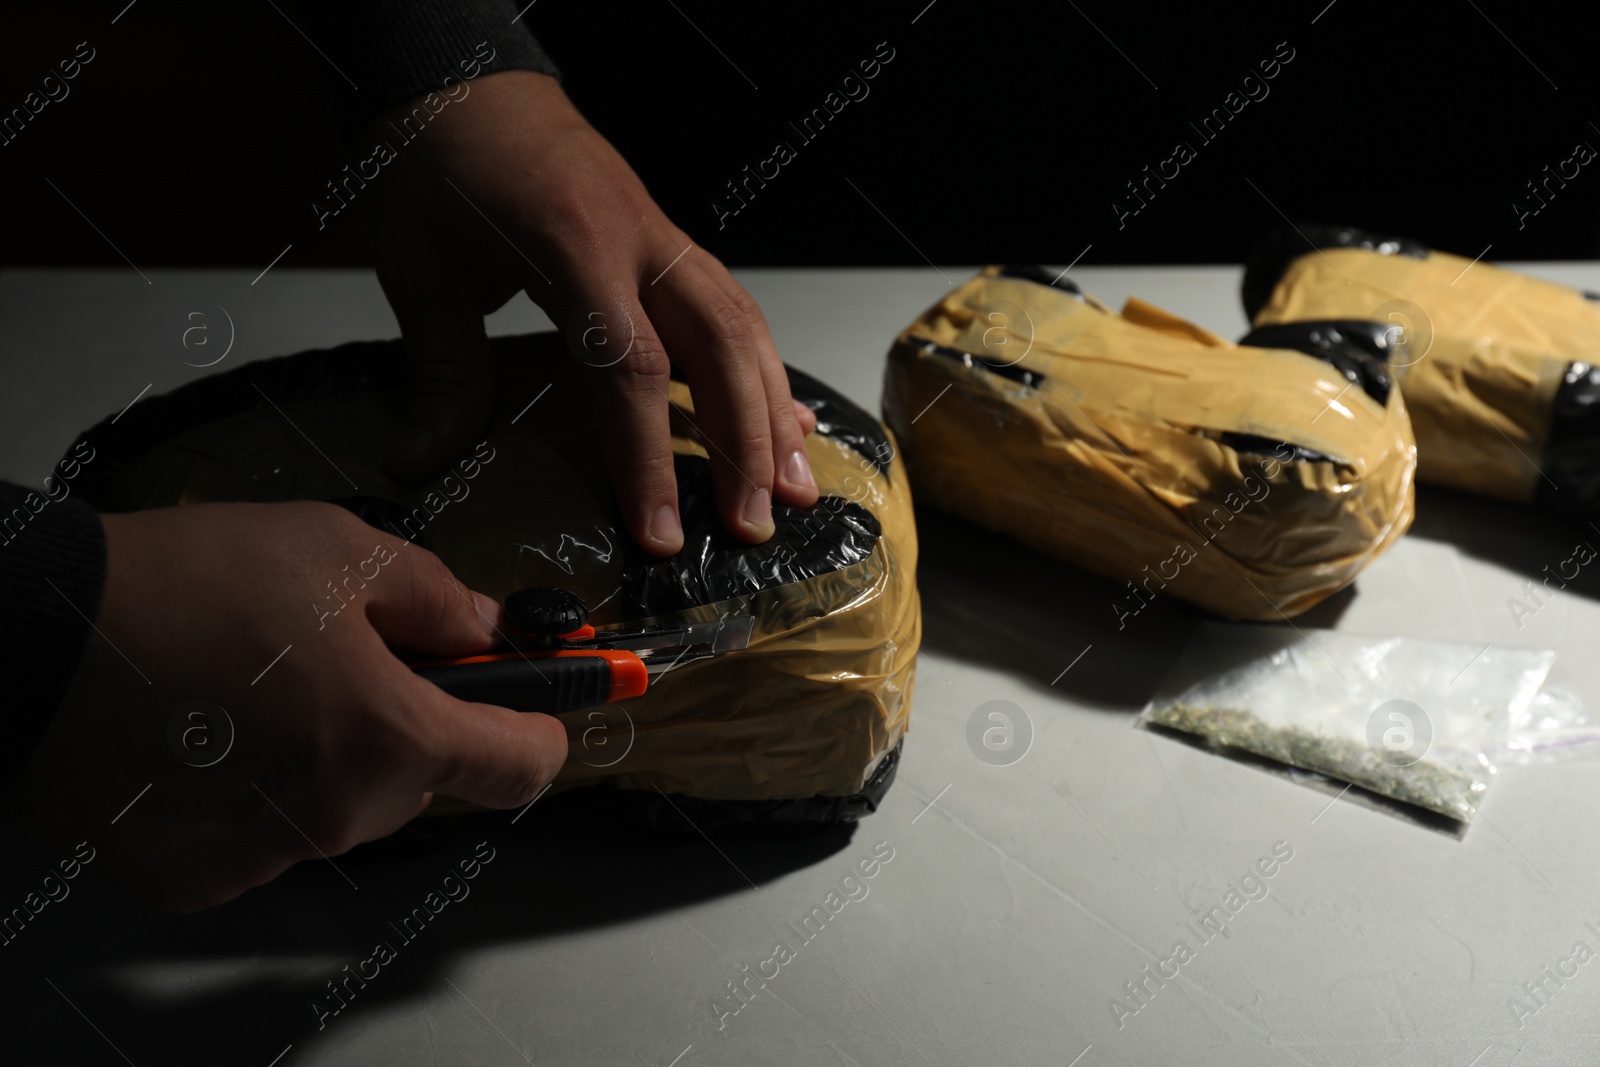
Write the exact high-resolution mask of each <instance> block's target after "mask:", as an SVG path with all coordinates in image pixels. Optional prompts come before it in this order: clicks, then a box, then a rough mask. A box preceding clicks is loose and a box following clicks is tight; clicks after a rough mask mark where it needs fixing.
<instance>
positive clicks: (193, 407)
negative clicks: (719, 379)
mask: <svg viewBox="0 0 1600 1067" xmlns="http://www.w3.org/2000/svg"><path fill="white" fill-rule="evenodd" d="M513 340H516V339H507V338H503V339H496V341H495V344H496V346H497V347H499V346H501V345H502V344H506V345H509V344H510V343H512V341H513ZM524 340H525V339H524ZM788 372H789V382H790V389H791V392H792V394H793V396H794V397H795V399H796V400H798V401H800V402H801V403H804V404H806V405H807V406H808V407H809V408H811V410H812V411H814V412H815V413H816V414H817V417H818V424H817V431H816V432H817V433H818V434H819V435H821V436H823V437H828V438H831V439H833V440H836V441H838V442H840V443H842V444H844V445H845V446H847V447H848V448H850V449H851V450H852V451H853V452H855V453H857V454H858V455H859V462H860V464H861V470H862V471H867V470H871V471H874V472H877V474H878V475H879V476H881V477H883V478H886V479H899V478H900V477H902V474H901V471H900V469H899V468H898V467H896V468H895V469H894V470H891V465H892V464H893V463H894V459H895V450H894V447H893V445H892V443H891V439H890V438H889V435H888V434H887V432H886V431H885V430H884V428H883V427H882V425H881V424H880V423H879V422H878V421H877V420H876V419H874V418H873V417H872V416H871V415H870V414H868V413H867V412H865V411H863V410H861V409H860V408H859V407H857V406H856V405H855V404H853V403H851V402H850V401H849V400H847V399H846V398H845V397H844V396H843V395H841V394H840V393H838V392H837V391H835V390H833V389H832V388H830V387H828V386H826V385H824V384H823V383H821V382H819V381H818V380H817V379H815V378H813V377H811V376H810V375H807V374H804V373H803V372H800V371H796V370H794V369H793V368H788ZM403 374H404V362H403V360H402V359H401V358H400V351H399V344H398V343H397V342H394V341H375V342H365V341H364V342H353V343H349V344H344V345H340V346H338V347H336V348H332V349H326V350H315V351H309V352H303V353H299V354H296V355H290V356H283V357H279V358H275V359H270V360H261V361H256V362H251V363H247V364H243V365H240V366H238V367H235V368H233V369H231V370H229V371H226V372H222V373H218V374H213V375H210V376H208V377H205V378H201V379H199V380H196V381H194V382H190V383H188V384H186V385H184V386H181V387H179V388H177V389H175V390H173V391H171V392H169V393H167V394H164V395H156V396H151V397H149V398H146V399H143V400H141V401H140V402H139V403H138V404H136V405H134V406H133V407H131V408H130V409H128V410H127V411H125V412H123V413H122V414H121V416H120V417H118V418H117V419H116V421H115V422H113V421H112V417H110V416H108V417H107V418H105V419H102V420H101V421H100V422H99V423H97V424H95V425H94V426H93V427H91V428H90V429H88V430H86V431H84V432H83V433H82V434H80V435H79V438H78V440H79V441H84V440H87V441H89V442H90V443H91V444H92V445H93V446H94V448H95V452H96V462H95V463H93V464H91V465H88V466H86V467H84V469H83V473H82V474H81V475H80V477H79V480H78V481H77V483H76V487H77V488H78V489H79V491H80V492H81V493H82V494H83V496H84V498H85V499H87V500H89V501H90V502H91V503H98V502H99V500H100V498H101V497H102V496H103V495H105V494H106V493H107V491H108V488H110V487H113V486H115V485H116V483H117V479H118V476H119V474H121V473H123V472H124V471H125V470H127V468H128V467H129V465H130V464H132V463H134V462H135V461H136V460H138V459H139V458H140V457H141V456H143V455H144V454H145V453H146V452H148V451H149V450H151V449H153V448H155V447H156V446H159V445H162V444H163V443H165V442H168V441H170V440H172V439H174V438H176V437H178V436H180V435H182V434H184V433H186V432H188V431H191V430H195V429H198V428H200V427H203V426H206V425H208V424H212V423H215V422H218V421H219V420H223V419H225V418H227V417H229V416H232V415H237V414H240V413H243V412H251V411H270V410H272V409H273V408H281V407H282V406H284V405H287V404H290V403H295V402H300V401H306V400H311V399H320V398H330V397H339V396H343V395H356V394H365V393H376V392H381V391H383V390H394V389H396V388H397V387H398V386H399V385H401V384H402V382H403ZM396 395H398V394H396ZM69 455H70V450H69ZM675 473H676V475H677V479H678V491H679V502H680V508H681V514H682V519H683V527H684V534H685V549H684V550H683V551H681V552H679V553H678V554H676V555H675V556H673V557H671V558H668V559H659V558H656V557H652V556H648V555H646V554H645V553H644V552H642V551H641V550H639V549H638V548H637V547H636V546H634V545H633V543H632V542H631V541H630V540H629V539H628V538H627V537H626V536H625V535H624V536H621V537H617V538H614V543H616V544H617V545H618V551H619V553H620V556H621V559H622V580H623V585H622V588H621V590H620V592H619V593H618V599H617V601H616V604H615V605H614V606H620V607H623V608H624V609H625V614H637V615H651V616H654V615H669V614H672V613H674V612H679V611H684V610H687V609H691V608H694V607H698V606H702V605H707V604H713V603H717V602H721V601H725V600H728V599H730V598H733V597H737V596H746V595H749V594H752V593H759V592H762V591H765V590H771V589H775V588H776V587H778V586H782V585H786V584H789V583H795V582H801V581H805V580H807V579H810V578H814V577H816V576H819V575H823V574H830V573H832V572H836V571H841V570H844V569H846V568H850V567H852V566H855V565H857V564H861V563H863V562H865V561H867V560H868V559H869V558H870V557H872V555H873V553H874V549H875V548H876V547H877V546H878V544H879V541H880V538H881V537H882V532H883V531H882V529H881V526H880V523H879V520H878V519H877V517H875V516H874V515H873V514H872V513H871V512H870V511H868V510H867V509H866V508H864V507H862V506H861V505H860V504H858V503H856V502H854V501H851V500H846V499H844V498H842V497H837V496H824V497H823V498H821V499H819V501H818V503H817V504H816V505H815V506H813V507H812V508H809V509H807V508H793V507H787V506H781V505H779V506H775V507H774V508H773V518H774V522H775V524H776V526H777V532H776V533H775V534H774V536H773V537H772V538H771V539H770V540H769V541H767V542H766V543H764V544H761V545H748V544H745V543H743V542H741V541H736V540H735V539H734V538H733V537H732V536H731V535H729V534H727V533H726V532H725V531H724V530H723V528H722V524H721V522H720V520H719V518H718V515H717V512H716V506H715V500H714V495H713V484H712V477H711V470H710V464H709V462H708V461H707V460H706V459H705V458H704V457H701V456H697V455H689V454H683V453H680V454H678V455H677V456H676V457H675ZM331 502H332V503H335V504H338V505H340V506H343V507H345V508H347V509H348V510H350V511H351V512H352V513H354V514H356V515H357V516H358V517H360V518H361V519H363V520H364V521H366V522H367V523H368V524H370V525H372V526H374V527H376V528H378V529H382V530H385V531H386V532H389V533H391V534H393V535H395V536H397V537H408V534H407V532H406V529H405V527H404V526H402V520H403V519H404V518H405V517H406V516H407V515H409V514H410V511H409V510H408V509H407V508H405V507H404V506H402V505H399V504H396V503H394V502H392V501H389V500H385V499H382V498H379V497H375V496H367V495H361V494H357V495H352V496H350V497H346V498H342V499H335V500H333V501H331ZM907 510H908V511H909V508H908V509H907ZM430 532H432V527H429V528H426V529H424V530H423V531H422V532H421V535H420V536H418V537H415V538H411V539H413V540H416V541H418V543H421V544H423V545H424V546H426V545H427V541H428V536H427V535H428V534H429V533H430ZM912 647H913V648H914V643H913V645H912ZM899 752H900V745H899V742H898V741H895V743H894V744H893V747H892V748H890V749H889V750H888V751H887V752H886V753H885V754H884V755H883V756H882V757H881V758H880V759H879V760H878V761H877V763H876V765H875V766H874V768H873V771H872V773H871V775H870V777H869V778H868V779H867V781H866V782H865V784H864V785H863V786H862V788H861V789H860V790H859V791H858V792H854V793H847V794H844V795H816V796H809V797H806V796H802V797H789V798H776V799H764V800H729V799H710V798H706V797H693V796H688V795H684V794H681V793H677V792H673V793H670V794H668V795H671V796H672V799H673V800H674V801H675V802H676V804H677V805H678V809H679V810H680V811H681V812H682V813H683V814H685V815H687V816H688V817H689V818H691V819H692V820H693V822H694V824H695V825H696V826H697V827H698V828H699V829H700V830H703V831H705V832H708V833H710V832H730V831H738V832H744V833H768V832H776V833H792V832H797V831H801V830H807V829H820V828H823V827H826V826H830V825H833V824H836V823H838V822H841V821H853V820H855V819H858V818H860V817H862V816H863V815H866V814H869V813H870V812H872V811H874V810H876V808H877V806H878V804H879V802H880V801H881V800H882V798H883V796H884V794H885V793H886V792H887V790H888V788H889V786H890V784H891V783H892V781H893V779H894V774H895V768H896V766H897V764H898V759H899ZM611 791H612V792H614V794H615V796H616V798H617V802H618V803H620V804H621V805H622V806H623V809H624V812H625V814H628V815H629V817H630V819H632V820H633V821H637V822H640V823H642V824H644V825H647V826H652V827H655V828H657V829H661V830H664V831H675V830H678V829H685V827H683V826H682V825H681V817H680V816H678V815H677V814H676V813H675V812H674V811H673V809H672V808H671V807H670V806H668V805H666V804H664V802H663V794H661V793H658V792H654V791H640V790H629V789H613V790H611ZM673 819H678V823H676V824H675V823H674V822H673V821H672V820H673Z"/></svg>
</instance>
